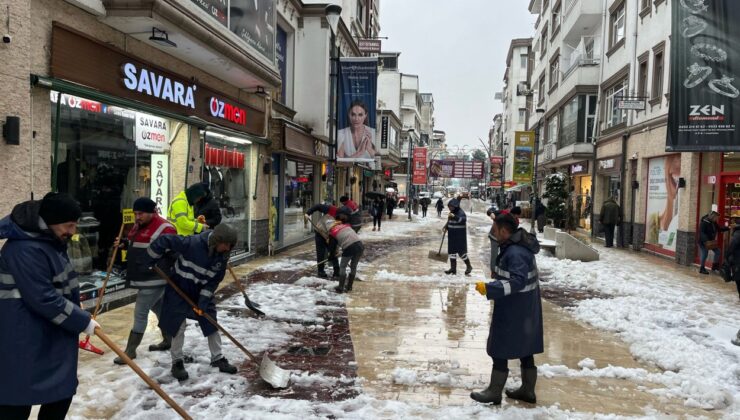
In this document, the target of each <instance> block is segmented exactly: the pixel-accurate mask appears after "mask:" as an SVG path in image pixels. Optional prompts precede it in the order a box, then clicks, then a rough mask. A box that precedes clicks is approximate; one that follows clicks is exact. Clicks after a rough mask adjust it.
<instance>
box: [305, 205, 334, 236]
mask: <svg viewBox="0 0 740 420" xmlns="http://www.w3.org/2000/svg"><path fill="white" fill-rule="evenodd" d="M317 211H318V212H319V213H322V214H323V216H321V218H320V219H319V220H318V222H317V223H315V225H316V226H315V229H316V231H315V232H314V233H315V235H316V236H321V237H323V238H324V239H326V238H328V237H329V228H328V227H327V226H331V225H333V224H334V220H335V218H336V217H337V211H339V208H337V206H329V205H326V204H316V205H315V206H313V207H311V208H310V209H308V211H307V212H306V214H307V215H309V216H311V215H312V214H314V213H316V212H317Z"/></svg>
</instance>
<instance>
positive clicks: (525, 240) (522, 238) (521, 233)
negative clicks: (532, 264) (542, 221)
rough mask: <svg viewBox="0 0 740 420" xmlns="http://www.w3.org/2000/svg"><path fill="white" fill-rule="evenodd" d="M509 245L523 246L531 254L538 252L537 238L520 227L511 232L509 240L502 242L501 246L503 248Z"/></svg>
mask: <svg viewBox="0 0 740 420" xmlns="http://www.w3.org/2000/svg"><path fill="white" fill-rule="evenodd" d="M510 245H519V246H523V247H525V248H527V249H528V250H529V251H530V252H532V253H533V254H537V253H538V252H540V242H539V241H538V240H537V237H536V236H534V235H532V234H531V233H529V232H527V231H526V230H524V229H522V228H519V229H517V230H516V232H514V233H512V234H511V237H509V240H507V241H506V242H504V243H503V244H502V245H501V247H502V248H505V247H507V246H510Z"/></svg>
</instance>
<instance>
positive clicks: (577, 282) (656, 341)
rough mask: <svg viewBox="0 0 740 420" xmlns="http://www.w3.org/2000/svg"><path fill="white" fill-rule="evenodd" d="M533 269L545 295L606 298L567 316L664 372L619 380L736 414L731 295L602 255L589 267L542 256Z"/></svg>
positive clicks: (624, 257) (738, 366)
mask: <svg viewBox="0 0 740 420" xmlns="http://www.w3.org/2000/svg"><path fill="white" fill-rule="evenodd" d="M537 262H538V266H539V269H540V271H541V273H543V277H544V279H545V280H546V282H543V287H550V288H558V287H563V288H571V289H581V290H589V291H596V292H599V293H600V294H604V295H609V296H610V298H600V299H588V300H583V301H580V302H577V304H576V306H575V307H574V308H571V309H569V310H570V311H571V312H572V314H573V315H574V316H575V317H576V318H577V319H579V320H581V321H585V322H587V323H588V324H590V325H592V326H594V327H597V328H599V329H603V330H606V331H610V332H613V333H616V334H617V335H618V336H619V337H620V338H621V339H623V340H624V341H625V342H626V343H628V344H629V345H630V352H631V353H632V354H633V355H634V356H636V357H637V358H638V359H639V360H641V361H643V362H647V363H649V364H652V365H655V366H656V367H658V368H660V369H662V370H663V372H662V373H660V374H658V375H649V374H648V373H647V372H641V371H633V372H626V371H625V372H622V374H623V375H627V376H631V377H633V378H636V379H642V380H647V381H650V382H655V383H659V384H662V385H663V386H665V388H662V389H655V390H651V391H649V392H652V393H655V394H658V395H661V396H665V397H679V398H682V399H683V400H684V404H685V405H686V406H688V407H697V408H703V409H726V411H725V413H727V414H729V415H737V414H740V348H738V347H735V346H732V345H731V344H730V343H729V340H730V338H731V336H732V334H734V332H735V331H736V330H737V328H740V307H739V306H738V303H737V296H736V295H734V294H730V295H726V296H725V295H721V294H719V292H718V289H716V288H712V287H709V286H708V285H703V284H701V283H699V282H698V281H697V279H696V278H695V277H693V276H690V275H686V274H683V273H682V272H680V271H679V270H670V269H667V268H664V267H662V266H660V265H651V264H649V262H648V261H647V260H642V259H639V258H636V257H634V256H630V255H629V254H627V253H623V252H613V251H607V252H602V253H601V261H597V262H591V263H582V262H578V261H570V260H558V259H556V258H553V257H547V256H542V255H539V256H538V257H537ZM548 369H549V370H550V371H551V373H552V367H550V368H546V369H545V373H547V372H548ZM583 370H584V371H588V370H590V369H588V367H587V368H584V369H583ZM560 373H562V374H564V375H565V376H576V375H582V374H588V375H594V376H598V372H581V373H579V372H578V371H572V370H566V371H563V372H560ZM610 374H614V372H611V373H610Z"/></svg>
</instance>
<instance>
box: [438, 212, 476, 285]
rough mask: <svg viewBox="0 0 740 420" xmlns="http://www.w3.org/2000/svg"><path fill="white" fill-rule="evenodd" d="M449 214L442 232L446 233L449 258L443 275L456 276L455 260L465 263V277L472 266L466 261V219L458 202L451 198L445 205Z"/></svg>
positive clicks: (471, 269)
mask: <svg viewBox="0 0 740 420" xmlns="http://www.w3.org/2000/svg"><path fill="white" fill-rule="evenodd" d="M447 208H448V209H449V210H450V214H449V215H448V216H447V223H445V226H444V227H443V228H442V231H447V237H448V239H447V254H448V255H449V256H450V269H449V270H446V271H445V274H457V259H458V258H460V259H462V260H463V261H464V262H465V266H466V269H465V275H466V276H467V275H469V274H470V273H471V272H472V271H473V266H472V265H471V264H470V259H468V230H467V226H466V221H467V217H466V216H465V212H464V211H463V209H461V208H460V200H458V199H456V198H453V199H452V200H450V201H449V202H448V203H447Z"/></svg>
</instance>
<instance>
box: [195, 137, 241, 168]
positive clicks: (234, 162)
mask: <svg viewBox="0 0 740 420" xmlns="http://www.w3.org/2000/svg"><path fill="white" fill-rule="evenodd" d="M205 152H206V153H205V164H206V166H221V167H226V168H236V169H244V165H245V162H244V158H245V156H244V153H242V152H237V151H236V149H234V148H232V150H229V148H228V147H226V146H218V147H214V146H212V145H210V144H208V143H206V150H205Z"/></svg>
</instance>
